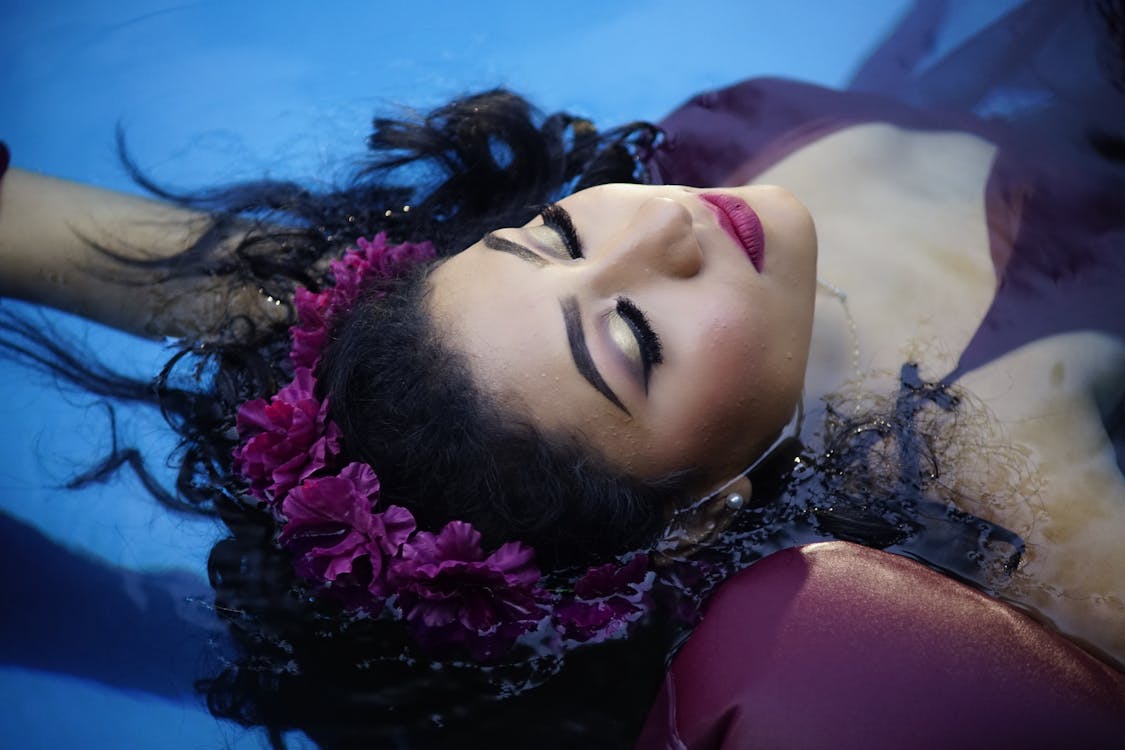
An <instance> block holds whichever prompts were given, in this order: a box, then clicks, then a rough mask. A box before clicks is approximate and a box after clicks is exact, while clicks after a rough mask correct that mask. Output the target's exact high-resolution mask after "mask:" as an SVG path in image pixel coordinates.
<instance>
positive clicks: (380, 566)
mask: <svg viewBox="0 0 1125 750" xmlns="http://www.w3.org/2000/svg"><path fill="white" fill-rule="evenodd" d="M378 498H379V478H378V477H377V476H375V472H374V471H372V470H371V467H370V466H368V465H367V464H362V463H352V464H348V465H347V466H346V467H345V468H344V469H343V470H342V471H341V472H340V473H339V474H338V475H336V476H329V477H318V478H314V479H309V480H307V481H306V482H305V483H304V484H302V485H301V486H299V487H296V488H295V489H294V490H293V491H292V492H290V493H289V495H288V496H287V497H286V498H285V501H284V502H283V503H282V505H281V510H282V513H284V514H285V516H286V517H287V518H288V521H287V522H286V523H285V528H284V530H282V532H281V535H280V536H279V537H278V541H279V542H280V543H281V544H283V545H285V546H286V547H288V548H289V549H290V550H291V551H292V552H293V553H294V560H293V568H294V569H295V570H296V571H297V573H298V575H301V576H303V577H305V578H307V579H309V580H313V581H325V582H333V583H336V584H340V585H345V586H349V587H353V588H356V587H359V588H364V589H366V590H367V591H370V592H371V594H373V595H374V596H376V597H385V596H387V595H388V591H387V586H386V576H385V568H386V561H387V560H388V559H389V558H391V557H393V556H394V555H395V554H397V553H398V550H399V548H400V547H401V546H402V544H403V543H404V542H405V541H406V540H407V539H408V538H409V537H410V535H411V533H413V532H414V516H412V515H411V514H410V511H408V510H406V509H405V508H400V507H398V506H395V505H392V506H390V507H389V508H387V509H386V510H385V511H383V512H381V513H375V512H374V506H375V503H376V502H377V501H378Z"/></svg>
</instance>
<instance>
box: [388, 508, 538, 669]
mask: <svg viewBox="0 0 1125 750" xmlns="http://www.w3.org/2000/svg"><path fill="white" fill-rule="evenodd" d="M480 540H481V536H480V533H479V532H477V531H476V529H474V528H473V527H472V526H471V525H470V524H468V523H465V522H463V521H451V522H450V523H448V524H446V526H445V528H443V529H442V530H441V533H439V534H438V535H437V536H434V535H433V534H431V533H429V532H425V531H420V532H418V533H417V534H416V535H415V537H414V538H413V539H412V540H411V541H409V542H407V543H406V544H405V545H404V546H403V548H402V559H401V560H396V561H395V562H394V564H393V565H392V566H391V569H390V571H389V579H390V582H391V585H392V586H393V587H394V588H395V589H396V590H397V591H398V601H397V603H398V607H399V608H400V609H401V610H402V613H403V617H404V618H405V619H406V620H407V622H409V623H410V624H411V625H412V626H413V629H414V632H415V635H416V637H417V638H418V640H419V641H420V642H421V643H422V644H423V645H428V646H433V647H440V646H448V645H452V644H463V645H465V646H466V647H468V649H469V650H470V652H471V653H472V654H473V655H474V656H475V657H476V658H479V659H491V658H495V657H496V656H499V655H501V654H503V652H504V651H506V650H507V648H508V647H509V646H510V645H511V644H512V642H513V641H514V640H515V639H516V638H517V637H518V636H519V635H521V634H522V633H525V632H527V631H528V630H530V629H532V628H533V627H535V625H536V624H537V623H538V622H539V621H540V620H541V619H542V618H543V617H544V615H545V612H544V610H543V608H542V606H541V604H540V603H539V601H538V599H537V596H536V594H537V590H536V588H535V584H536V582H537V581H538V580H539V570H538V568H536V567H535V563H534V556H535V553H534V551H533V550H532V549H531V548H530V547H526V546H524V545H522V544H520V543H519V542H509V543H508V544H505V545H503V546H501V547H500V548H499V549H497V550H496V551H495V552H493V553H492V554H491V555H489V556H488V557H487V558H486V557H485V556H484V552H483V551H482V549H481V546H480Z"/></svg>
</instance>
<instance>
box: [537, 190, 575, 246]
mask: <svg viewBox="0 0 1125 750" xmlns="http://www.w3.org/2000/svg"><path fill="white" fill-rule="evenodd" d="M539 218H541V219H543V223H544V224H545V225H546V226H548V227H550V228H551V229H553V230H555V232H556V233H557V234H558V235H559V237H560V238H561V239H562V241H563V246H564V247H566V252H567V254H568V255H569V256H570V257H571V259H572V260H577V259H579V258H582V257H583V255H582V242H581V241H580V240H579V239H578V232H577V231H576V230H575V228H574V222H573V221H571V218H570V214H569V213H567V211H566V209H565V208H563V207H562V206H560V205H559V204H557V203H551V204H548V205H546V206H544V207H543V209H542V210H541V211H540V212H539Z"/></svg>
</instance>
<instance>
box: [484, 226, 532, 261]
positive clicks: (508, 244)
mask: <svg viewBox="0 0 1125 750" xmlns="http://www.w3.org/2000/svg"><path fill="white" fill-rule="evenodd" d="M481 242H483V243H484V246H485V247H487V248H488V249H489V250H499V251H500V252H502V253H511V254H512V255H514V256H516V257H517V258H519V259H520V260H526V261H527V262H528V263H534V264H535V265H537V266H540V267H542V266H545V265H547V259H546V258H544V257H543V256H541V255H539V253H536V252H534V251H532V250H529V249H528V248H526V247H524V246H523V245H521V244H519V243H518V242H512V241H511V240H506V239H504V238H503V237H497V236H496V235H495V234H494V233H493V232H489V233H488V234H486V235H485V236H484V239H482V240H481Z"/></svg>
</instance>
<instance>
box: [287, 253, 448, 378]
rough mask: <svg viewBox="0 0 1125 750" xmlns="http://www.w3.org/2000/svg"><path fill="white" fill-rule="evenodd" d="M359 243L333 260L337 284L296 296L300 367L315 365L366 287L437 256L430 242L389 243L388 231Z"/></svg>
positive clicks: (331, 266) (296, 357)
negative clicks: (337, 323)
mask: <svg viewBox="0 0 1125 750" xmlns="http://www.w3.org/2000/svg"><path fill="white" fill-rule="evenodd" d="M356 245H357V247H356V248H354V249H352V250H349V251H348V252H346V253H344V256H343V257H342V258H340V259H338V260H333V261H332V262H331V263H329V269H330V271H331V273H332V277H333V279H334V281H335V284H334V286H331V287H329V288H327V289H325V290H324V291H322V292H310V291H308V290H307V289H304V288H301V289H298V290H297V293H296V295H295V297H294V306H295V307H296V310H297V320H298V323H297V325H295V326H293V328H292V329H291V333H292V335H293V348H292V350H291V352H290V355H289V356H290V359H292V361H293V364H294V366H296V367H308V368H309V369H315V368H316V365H317V362H318V361H319V360H320V355H321V353H323V351H324V346H325V344H326V343H327V340H328V329H329V326H331V325H332V324H333V323H334V322H335V321H337V320H339V319H340V317H341V316H343V315H344V314H346V313H347V311H348V310H350V309H351V308H352V307H353V306H354V305H355V302H356V300H357V299H359V296H360V294H361V293H362V292H363V289H364V288H365V287H366V286H367V285H368V284H370V283H371V281H372V280H374V279H377V278H393V277H395V276H398V275H400V274H402V273H404V272H405V271H406V270H407V269H409V268H410V267H411V266H414V265H417V264H418V263H424V262H426V261H428V260H431V259H433V257H434V254H435V253H434V247H433V245H431V244H430V243H429V242H423V243H413V242H404V243H402V244H399V245H389V244H387V235H386V234H383V233H380V234H379V235H377V236H376V237H375V238H374V239H371V240H368V239H364V238H363V237H361V238H359V239H358V240H356Z"/></svg>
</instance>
